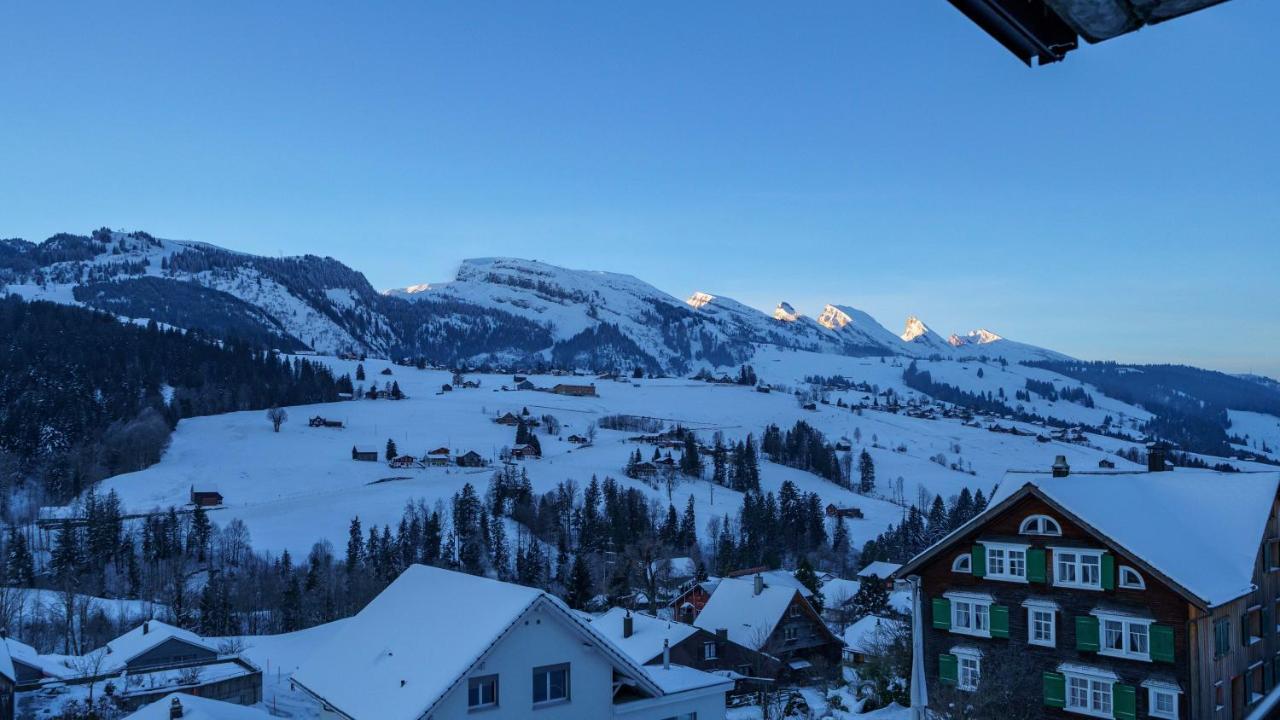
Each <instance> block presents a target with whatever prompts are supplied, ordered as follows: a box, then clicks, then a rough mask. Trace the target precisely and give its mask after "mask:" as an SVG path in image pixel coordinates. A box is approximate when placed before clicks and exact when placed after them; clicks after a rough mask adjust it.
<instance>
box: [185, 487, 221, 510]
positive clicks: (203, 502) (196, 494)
mask: <svg viewBox="0 0 1280 720" xmlns="http://www.w3.org/2000/svg"><path fill="white" fill-rule="evenodd" d="M191 504H192V505H195V506H196V507H217V506H219V505H221V504H222V493H220V492H218V491H217V490H196V489H195V488H194V487H193V488H191Z"/></svg>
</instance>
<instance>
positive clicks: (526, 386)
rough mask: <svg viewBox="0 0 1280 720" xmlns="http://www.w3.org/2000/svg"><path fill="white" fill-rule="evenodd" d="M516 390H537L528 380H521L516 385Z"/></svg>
mask: <svg viewBox="0 0 1280 720" xmlns="http://www.w3.org/2000/svg"><path fill="white" fill-rule="evenodd" d="M516 389H517V390H537V387H535V386H534V384H533V383H531V382H529V381H528V380H521V381H520V382H518V383H516Z"/></svg>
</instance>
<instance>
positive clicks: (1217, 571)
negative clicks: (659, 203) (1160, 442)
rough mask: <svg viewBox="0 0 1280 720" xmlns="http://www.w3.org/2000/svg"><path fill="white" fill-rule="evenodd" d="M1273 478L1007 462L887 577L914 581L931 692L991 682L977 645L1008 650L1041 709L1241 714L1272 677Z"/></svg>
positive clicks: (1279, 575) (1276, 511)
mask: <svg viewBox="0 0 1280 720" xmlns="http://www.w3.org/2000/svg"><path fill="white" fill-rule="evenodd" d="M1278 483H1280V473H1276V472H1269V473H1217V472H1211V471H1197V470H1189V469H1188V470H1177V471H1174V472H1109V473H1102V472H1087V473H1078V474H1073V473H1070V472H1069V471H1068V470H1066V469H1061V470H1060V469H1057V468H1055V472H1054V473H1053V474H1049V473H1036V474H1020V473H1009V474H1008V475H1007V476H1006V477H1005V480H1004V481H1003V482H1002V484H1001V486H1000V487H998V488H997V491H996V493H994V495H993V498H992V501H991V505H990V506H989V507H988V509H987V510H986V511H984V512H983V513H982V514H981V515H979V516H978V517H977V518H974V519H973V520H972V521H970V522H969V523H967V524H965V525H963V526H961V527H960V528H958V529H957V530H956V531H954V532H953V533H951V534H950V535H948V536H947V537H946V538H944V539H943V540H942V541H940V542H939V543H937V544H935V545H934V546H932V547H931V548H929V549H928V550H926V551H925V552H923V553H921V554H920V555H918V556H917V557H915V558H914V559H912V560H911V561H910V562H909V563H907V565H905V566H904V567H903V568H902V569H901V570H899V571H898V573H897V574H896V577H897V578H898V579H910V578H918V582H919V586H920V591H921V598H920V608H921V610H920V612H921V613H922V614H923V617H922V618H921V621H922V622H921V626H922V627H924V628H925V636H924V639H923V640H924V658H923V659H924V670H925V676H926V678H927V682H928V689H929V697H930V700H931V701H932V702H933V703H934V704H935V706H939V707H940V706H941V705H943V704H945V703H947V702H954V701H955V693H962V694H963V693H974V692H977V693H980V692H986V691H991V690H993V688H991V687H990V686H984V685H983V684H982V674H983V671H984V664H983V663H984V658H989V659H995V661H996V662H999V658H1004V659H1006V660H1007V659H1008V658H1009V657H1010V656H1009V655H1007V654H1001V653H1002V652H1003V651H1004V650H1006V649H1010V648H1012V649H1014V651H1015V652H1016V653H1017V657H1018V658H1019V661H1018V662H1019V664H1020V665H1021V666H1023V667H1025V670H1026V672H1027V678H1026V681H1027V682H1030V683H1034V684H1035V686H1036V687H1035V689H1034V692H1035V694H1036V695H1037V696H1038V697H1039V698H1040V701H1041V704H1042V709H1043V714H1042V717H1045V718H1064V719H1065V718H1079V717H1094V718H1116V719H1124V720H1128V719H1131V718H1165V719H1167V720H1177V719H1179V718H1193V719H1195V720H1229V719H1230V720H1239V719H1241V718H1244V717H1245V716H1246V715H1247V714H1248V712H1249V710H1250V708H1251V706H1253V705H1254V704H1255V703H1256V702H1257V701H1258V700H1260V699H1262V697H1263V696H1264V695H1265V694H1266V692H1267V691H1268V690H1270V689H1271V688H1273V687H1274V686H1276V685H1277V684H1278V683H1280V505H1278V504H1277V487H1278ZM995 674H996V675H997V676H998V677H1001V678H1004V679H1005V680H1004V681H1007V679H1008V677H1009V674H1008V673H999V672H998V668H997V672H996V673H995ZM1004 681H1001V680H992V681H991V682H1004Z"/></svg>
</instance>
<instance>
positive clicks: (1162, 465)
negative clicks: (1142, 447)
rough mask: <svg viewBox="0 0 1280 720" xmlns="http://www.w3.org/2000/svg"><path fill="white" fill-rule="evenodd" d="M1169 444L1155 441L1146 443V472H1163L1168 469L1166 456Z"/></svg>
mask: <svg viewBox="0 0 1280 720" xmlns="http://www.w3.org/2000/svg"><path fill="white" fill-rule="evenodd" d="M1168 452H1169V446H1168V445H1166V444H1165V443H1163V442H1160V441H1158V440H1157V441H1156V442H1152V443H1147V472H1164V471H1166V470H1168V469H1169V465H1168V460H1167V456H1168Z"/></svg>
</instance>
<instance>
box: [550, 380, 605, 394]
mask: <svg viewBox="0 0 1280 720" xmlns="http://www.w3.org/2000/svg"><path fill="white" fill-rule="evenodd" d="M551 392H553V393H555V394H557V395H574V396H577V397H595V395H596V386H595V383H592V384H590V385H569V384H566V383H559V384H557V385H556V386H555V387H553V388H551Z"/></svg>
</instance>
